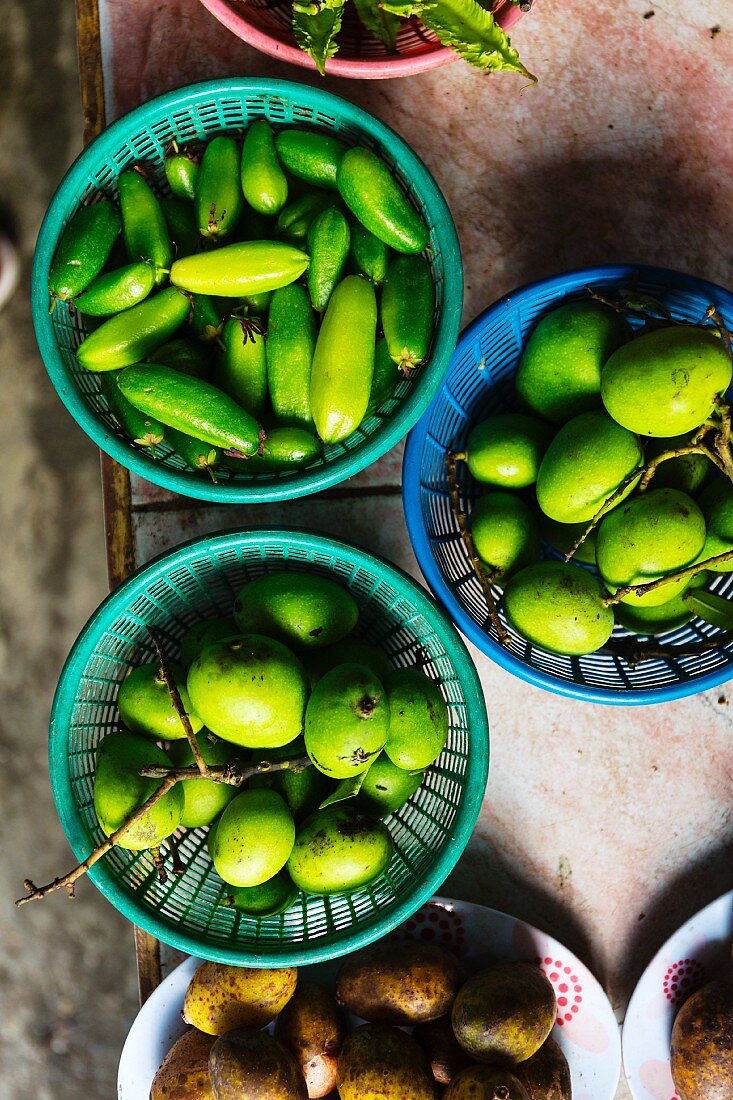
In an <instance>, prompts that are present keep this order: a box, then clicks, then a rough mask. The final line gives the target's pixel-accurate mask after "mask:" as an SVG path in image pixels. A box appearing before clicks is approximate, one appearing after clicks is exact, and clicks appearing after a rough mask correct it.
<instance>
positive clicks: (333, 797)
mask: <svg viewBox="0 0 733 1100" xmlns="http://www.w3.org/2000/svg"><path fill="white" fill-rule="evenodd" d="M368 771H369V769H368V768H365V770H364V771H363V772H360V773H359V775H352V776H350V777H349V778H348V779H342V780H341V782H340V783H339V785H338V787H337V788H336V790H335V791H333V792H332V793H331V794H330V795H329V796H328V798H324V800H323V802H322V803H321V804H320V806H319V807H318V809H319V810H325V808H326V806H333V804H334V803H335V802H345V801H346V799H347V798H355V797H356V795H357V794H358V793H359V791H360V790H361V785H362V783H363V782H364V777H365V776H366V773H367V772H368Z"/></svg>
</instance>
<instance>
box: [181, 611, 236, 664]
mask: <svg viewBox="0 0 733 1100" xmlns="http://www.w3.org/2000/svg"><path fill="white" fill-rule="evenodd" d="M239 634H241V631H240V630H238V628H237V624H236V623H235V622H234V619H232V618H231V617H226V618H225V617H223V616H222V617H219V616H217V617H216V618H214V619H202V620H201V622H198V623H194V624H193V626H190V627H189V628H188V630H187V631H186V633H185V634H184V635H183V637H182V638H181V655H180V657H179V663H180V665H181V666H182V668H184V669H185V670H186V671H188V669H189V668H190V667H191V665H192V663H193V661H194V659H195V658H196V657H198V655H199V653H201V652H202V651H203V650H204V649H206V647H207V646H208V645H211V644H212V643H213V642H220V641H222V639H224V638H234V637H236V636H237V635H239Z"/></svg>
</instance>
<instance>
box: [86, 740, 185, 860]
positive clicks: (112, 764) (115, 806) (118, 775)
mask: <svg viewBox="0 0 733 1100" xmlns="http://www.w3.org/2000/svg"><path fill="white" fill-rule="evenodd" d="M145 767H159V768H169V767H171V760H170V757H169V756H168V755H167V754H166V753H165V752H163V750H162V749H161V748H159V747H158V746H157V745H156V744H155V743H154V742H153V741H149V740H148V739H147V738H145V737H138V736H137V735H136V734H134V733H110V734H108V735H107V736H106V737H105V738H104V740H102V741H101V742H100V743H99V746H98V747H97V770H96V772H95V775H94V811H95V813H96V815H97V820H98V821H99V825H100V828H101V829H102V832H103V833H104V834H105V836H111V835H112V833H114V832H116V831H117V829H119V828H121V827H122V826H123V825H124V824H125V822H126V821H127V820H128V819H129V818H130V817H131V816H132V814H133V813H134V812H135V810H137V809H139V807H140V806H142V805H143V803H145V802H147V800H148V799H149V798H150V796H151V795H152V794H154V793H155V792H156V790H157V789H158V787H159V786H160V784H161V780H160V779H145V778H143V777H142V776H141V775H140V770H141V768H145ZM182 814H183V791H182V790H181V784H180V783H177V784H176V785H175V786H174V787H172V788H171V790H169V791H168V792H167V793H166V794H164V795H163V797H162V798H161V799H160V801H158V802H156V804H155V805H154V806H152V807H151V809H149V810H148V811H147V812H146V813H145V814H143V816H142V817H141V818H140V820H139V821H136V822H135V824H134V825H132V826H131V827H130V828H129V829H128V830H127V832H126V833H125V834H124V835H123V836H122V837H121V838H120V840H118V841H117V844H118V846H119V847H120V848H126V849H128V850H129V851H133V852H139V851H143V850H145V849H146V848H157V847H158V846H159V845H160V844H161V843H162V842H163V841H164V840H165V838H166V837H168V836H170V835H171V833H174V832H175V831H176V829H177V828H178V826H179V825H180V824H181V816H182Z"/></svg>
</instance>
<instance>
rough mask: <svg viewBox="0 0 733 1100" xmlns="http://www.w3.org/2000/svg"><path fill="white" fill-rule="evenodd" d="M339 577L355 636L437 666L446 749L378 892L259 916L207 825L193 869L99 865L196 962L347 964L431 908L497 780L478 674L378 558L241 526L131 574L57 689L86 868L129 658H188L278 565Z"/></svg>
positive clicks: (65, 805) (127, 862)
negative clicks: (211, 625)
mask: <svg viewBox="0 0 733 1100" xmlns="http://www.w3.org/2000/svg"><path fill="white" fill-rule="evenodd" d="M283 569H288V570H294V571H305V572H308V573H313V572H316V573H321V574H324V575H326V576H330V577H333V578H334V579H335V580H337V581H339V582H340V583H341V584H343V585H344V586H346V587H347V588H348V589H349V591H350V592H351V594H352V595H353V597H354V599H355V600H356V602H357V604H358V605H359V612H360V614H359V623H358V624H357V628H356V631H355V634H356V635H357V636H358V637H361V638H363V639H364V640H365V641H367V642H370V643H372V644H374V645H377V646H379V647H380V648H381V649H383V650H384V652H385V653H386V654H387V656H388V657H389V659H390V660H391V662H392V664H393V665H395V666H397V667H399V666H402V665H415V664H419V663H421V662H424V667H425V671H426V673H427V675H429V676H430V677H431V678H432V679H433V680H434V681H435V682H436V683H437V684H438V685H439V688H440V691H441V693H442V694H443V697H444V698H445V700H446V703H447V705H448V712H449V733H448V740H447V743H446V746H445V749H444V750H443V752H442V753H441V755H440V756H439V757H438V760H437V761H436V762H435V764H434V765H432V766H431V767H430V768H429V769H428V770H427V772H426V775H425V779H424V780H423V783H422V785H421V786H420V787H419V789H418V790H417V791H416V793H415V794H414V795H413V796H412V797H411V798H410V799H409V800H408V801H407V802H406V803H405V804H404V806H402V807H400V809H399V810H397V812H396V813H394V814H391V815H390V816H389V818H387V825H388V827H389V829H390V832H391V834H392V838H393V840H394V844H395V854H394V856H393V857H392V861H391V863H390V865H389V867H388V868H387V870H386V871H385V872H384V873H383V874H382V875H380V877H379V878H378V879H376V881H375V882H373V883H371V884H370V885H369V886H366V887H363V888H362V889H360V890H356V891H354V892H353V893H351V894H335V895H333V896H331V897H306V896H305V895H303V894H301V895H299V897H298V899H297V900H296V902H295V903H294V904H293V905H292V906H291V907H290V909H288V910H287V912H285V913H283V914H282V915H280V916H277V917H268V918H266V919H262V920H256V919H254V918H251V917H246V916H245V915H244V914H242V913H238V912H237V911H236V910H235V909H232V908H228V907H225V906H222V905H221V904H220V902H221V899H222V897H223V896H224V895H226V894H227V893H229V888H228V887H227V886H225V885H224V883H223V882H222V880H221V879H220V878H219V876H218V875H217V873H216V871H215V870H214V868H213V866H212V863H211V860H210V858H209V855H208V853H207V849H206V830H205V829H193V830H187V831H186V833H185V835H184V836H183V838H182V839H181V840H180V841H179V844H178V848H179V852H180V854H181V858H182V861H183V863H184V866H185V868H186V870H185V873H184V874H183V875H182V876H180V877H177V876H176V875H174V874H170V875H169V877H168V881H167V882H165V883H160V882H159V881H158V878H157V875H156V873H155V868H154V866H153V862H152V858H151V856H150V854H149V853H148V852H129V851H126V850H125V849H123V848H113V849H112V851H111V852H109V853H108V854H107V855H106V856H104V857H103V858H102V859H101V860H100V861H99V862H98V863H97V864H95V866H94V867H93V868H92V869H91V871H90V872H89V877H90V878H91V879H92V881H93V882H94V883H95V885H96V886H97V887H98V888H99V889H100V890H101V892H102V893H103V894H104V895H105V897H107V898H108V899H109V901H110V902H111V903H112V904H113V905H114V906H115V908H116V909H118V910H119V911H120V912H121V913H122V914H123V915H124V916H126V917H127V918H128V919H129V920H131V921H133V922H134V923H135V924H136V925H138V926H139V927H140V928H144V929H145V930H146V931H148V932H151V933H152V934H153V935H155V936H157V937H158V939H161V940H163V941H164V942H165V943H169V944H172V945H173V946H174V947H177V948H179V949H180V950H181V951H186V952H189V953H190V954H193V955H198V956H199V958H203V959H212V960H215V961H218V962H228V963H235V964H239V965H243V966H244V965H246V966H296V965H297V966H299V965H304V964H306V963H312V962H322V961H324V960H326V959H331V958H334V957H336V956H337V955H343V954H345V953H346V952H348V951H353V950H355V949H356V948H358V947H363V946H364V945H365V944H367V943H370V942H372V941H373V940H375V939H378V938H379V937H380V936H384V935H386V933H387V932H389V931H391V930H392V929H393V928H395V927H396V926H397V925H398V924H401V923H402V921H404V920H406V919H407V918H408V917H409V916H411V915H412V913H413V912H414V911H415V910H416V909H418V908H419V907H420V906H421V905H422V903H423V902H424V901H426V900H427V899H428V898H429V897H430V896H431V894H434V893H435V892H436V890H437V889H438V887H439V886H440V884H441V883H442V882H443V881H444V879H445V878H446V877H447V875H448V874H449V873H450V872H451V870H452V869H453V867H454V866H455V864H456V862H457V860H458V858H459V857H460V855H461V853H462V852H463V849H464V848H465V846H466V844H467V843H468V840H469V837H470V836H471V832H472V830H473V827H474V824H475V822H476V818H477V816H478V812H479V810H480V808H481V802H482V800H483V796H484V790H485V787H486V778H487V774H488V766H489V729H488V721H487V717H486V707H485V704H484V699H483V693H482V691H481V684H480V682H479V678H478V674H477V672H476V669H475V667H474V665H473V663H472V661H471V658H470V657H469V655H468V651H467V650H466V647H465V646H464V644H463V642H462V641H461V639H460V637H459V635H458V633H457V631H456V630H455V628H454V627H453V625H452V623H451V622H450V620H449V619H448V617H447V616H446V615H445V613H444V612H443V611H442V610H441V609H440V608H439V607H438V606H437V605H436V604H435V603H434V602H433V600H432V599H431V598H430V596H429V595H428V593H427V592H426V591H425V590H424V589H423V588H421V586H420V585H418V584H417V583H416V582H415V581H414V580H412V578H410V577H408V576H407V574H405V573H403V572H402V571H401V570H399V569H397V568H395V566H393V565H389V564H388V563H387V562H385V561H382V559H381V558H378V557H376V556H375V555H373V554H370V553H367V551H365V550H360V549H358V548H357V547H355V546H350V545H348V544H347V543H342V542H337V541H336V540H334V539H330V538H325V537H324V536H322V535H316V534H310V533H307V532H303V531H295V530H287V529H286V530H277V531H270V530H259V529H257V530H251V531H233V532H229V533H225V534H217V535H211V536H208V537H206V538H200V539H195V540H194V541H192V542H189V543H186V544H185V545H183V546H179V547H177V548H176V549H175V550H172V551H169V552H168V553H166V554H163V555H161V556H160V557H158V558H156V559H155V560H154V561H151V562H150V563H149V564H148V565H146V566H145V567H144V568H143V569H141V570H139V571H138V572H137V573H136V574H135V575H134V576H132V577H130V579H129V580H127V581H125V582H124V583H123V584H122V585H120V587H119V588H117V589H116V590H115V591H114V592H113V593H112V595H111V596H109V597H108V598H107V599H106V600H105V601H104V603H103V604H101V606H100V607H99V608H98V610H97V611H96V612H95V613H94V615H92V617H91V619H90V620H89V622H88V623H87V625H86V626H85V627H84V629H83V630H82V632H81V634H80V635H79V638H78V639H77V641H76V643H75V645H74V647H73V649H72V651H71V653H70V654H69V657H68V660H67V662H66V665H65V666H64V670H63V672H62V674H61V678H60V680H59V684H58V688H57V690H56V696H55V699H54V703H53V711H52V715H51V728H50V740H49V763H50V771H51V784H52V788H53V794H54V798H55V800H56V807H57V809H58V813H59V817H60V818H61V823H62V825H63V828H64V831H65V833H66V836H67V838H68V841H69V844H70V845H71V847H72V849H73V851H74V854H75V856H76V857H77V859H80V860H81V859H84V858H85V857H86V856H87V855H89V853H90V852H91V851H92V849H93V848H94V847H95V845H96V844H97V843H99V842H100V841H101V840H102V839H103V834H102V832H101V829H100V827H99V824H98V822H97V818H96V815H95V813H94V805H93V801H92V792H93V780H94V769H95V752H96V747H97V745H98V743H99V741H100V740H101V738H102V737H103V736H104V735H105V734H107V733H109V732H110V731H111V730H113V729H115V728H117V726H118V722H119V716H118V711H117V702H116V700H117V693H118V690H119V686H120V684H121V682H122V680H123V678H124V676H125V675H126V673H127V671H128V669H129V668H130V666H131V665H132V664H139V663H141V662H143V661H146V660H154V659H155V658H154V651H153V649H152V645H151V640H150V636H149V633H148V630H147V627H148V626H154V627H156V628H157V629H158V630H159V632H160V634H161V637H162V638H163V639H164V641H165V642H166V644H167V647H168V652H169V653H171V654H173V655H175V654H176V652H177V648H178V642H179V641H180V638H181V636H182V635H183V633H184V632H185V630H186V629H187V628H188V627H189V626H190V625H191V624H192V623H194V622H196V621H197V620H200V619H202V618H205V617H208V616H211V615H229V614H230V613H231V608H232V604H233V602H234V597H235V595H236V594H237V592H238V591H239V590H240V589H241V588H242V586H243V585H244V584H245V583H246V582H247V580H249V579H251V578H253V577H257V576H260V575H261V574H263V573H268V572H273V571H276V570H283Z"/></svg>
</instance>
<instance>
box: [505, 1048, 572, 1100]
mask: <svg viewBox="0 0 733 1100" xmlns="http://www.w3.org/2000/svg"><path fill="white" fill-rule="evenodd" d="M514 1074H515V1075H516V1077H517V1080H519V1081H521V1083H522V1084H523V1085H524V1087H525V1089H526V1090H527V1092H528V1094H529V1100H572V1095H573V1086H572V1082H571V1080H570V1066H569V1065H568V1060H567V1058H566V1057H565V1055H564V1054H563V1052H562V1051H561V1050H560V1047H559V1046H558V1045H557V1043H556V1042H555V1040H554V1039H547V1041H546V1042H544V1043H543V1044H542V1046H541V1047H540V1049H539V1050H538V1051H537V1053H536V1054H533V1055H532V1057H531V1058H528V1059H527V1061H526V1062H521V1063H520V1064H519V1065H518V1066H515V1068H514Z"/></svg>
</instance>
